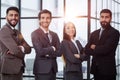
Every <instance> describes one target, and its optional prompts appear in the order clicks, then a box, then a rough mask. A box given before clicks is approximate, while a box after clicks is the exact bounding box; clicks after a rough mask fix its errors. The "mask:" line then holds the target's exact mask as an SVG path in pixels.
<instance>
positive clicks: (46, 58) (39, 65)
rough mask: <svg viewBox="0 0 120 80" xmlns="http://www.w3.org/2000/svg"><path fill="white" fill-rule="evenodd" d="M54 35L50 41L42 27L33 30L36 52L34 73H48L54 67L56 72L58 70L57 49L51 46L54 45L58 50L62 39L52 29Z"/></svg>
mask: <svg viewBox="0 0 120 80" xmlns="http://www.w3.org/2000/svg"><path fill="white" fill-rule="evenodd" d="M50 35H51V36H52V42H51V43H50V42H49V41H48V39H47V37H46V35H45V33H44V32H43V30H42V29H40V28H39V29H37V30H35V31H34V32H32V34H31V37H32V43H33V47H34V49H35V52H36V57H35V62H34V69H33V73H34V74H39V73H48V72H50V70H51V69H52V68H53V70H54V72H57V62H56V56H59V55H57V54H56V51H54V50H53V48H52V47H51V46H54V47H55V48H56V50H57V49H58V48H59V45H60V41H59V38H58V35H57V34H56V33H54V32H52V31H50Z"/></svg>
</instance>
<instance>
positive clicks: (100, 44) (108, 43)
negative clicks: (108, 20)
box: [85, 26, 120, 75]
mask: <svg viewBox="0 0 120 80" xmlns="http://www.w3.org/2000/svg"><path fill="white" fill-rule="evenodd" d="M99 32H100V29H99V30H96V31H94V32H93V33H92V34H91V36H90V39H89V41H88V43H87V45H86V48H85V53H86V54H88V55H92V56H93V59H92V66H91V73H93V74H95V73H96V71H98V73H100V74H104V75H109V74H110V75H111V74H116V63H115V51H116V48H117V45H118V42H119V36H120V34H119V32H118V31H117V30H116V29H114V28H113V27H111V26H109V27H108V28H107V29H105V30H104V31H103V34H102V35H101V38H100V39H99ZM91 44H95V45H96V48H95V49H94V50H92V49H90V45H91ZM96 66H97V70H96Z"/></svg>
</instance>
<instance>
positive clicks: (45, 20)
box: [39, 13, 51, 28]
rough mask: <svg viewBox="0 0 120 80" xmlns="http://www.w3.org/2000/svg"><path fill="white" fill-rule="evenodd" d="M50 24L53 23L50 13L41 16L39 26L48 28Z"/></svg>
mask: <svg viewBox="0 0 120 80" xmlns="http://www.w3.org/2000/svg"><path fill="white" fill-rule="evenodd" d="M50 22H51V17H50V14H48V13H43V14H41V16H40V20H39V24H40V26H41V27H43V28H48V27H49V24H50Z"/></svg>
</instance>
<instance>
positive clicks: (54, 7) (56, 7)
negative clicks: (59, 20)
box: [42, 0, 64, 16]
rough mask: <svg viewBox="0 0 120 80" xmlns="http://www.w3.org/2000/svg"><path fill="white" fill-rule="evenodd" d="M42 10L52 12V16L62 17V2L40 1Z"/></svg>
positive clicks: (61, 0) (58, 0)
mask: <svg viewBox="0 0 120 80" xmlns="http://www.w3.org/2000/svg"><path fill="white" fill-rule="evenodd" d="M42 1H43V3H42V5H43V6H42V9H48V10H50V11H51V12H52V15H53V16H63V15H64V12H63V11H64V8H63V7H64V5H63V1H64V0H42Z"/></svg>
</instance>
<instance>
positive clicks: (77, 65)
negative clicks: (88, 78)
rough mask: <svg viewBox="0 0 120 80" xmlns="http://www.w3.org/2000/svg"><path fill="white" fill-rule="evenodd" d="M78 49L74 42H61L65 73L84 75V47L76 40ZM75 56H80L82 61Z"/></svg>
mask: <svg viewBox="0 0 120 80" xmlns="http://www.w3.org/2000/svg"><path fill="white" fill-rule="evenodd" d="M76 43H77V46H78V49H79V51H80V53H78V50H77V48H76V46H75V44H74V43H73V42H72V41H68V40H63V41H62V42H61V45H60V46H61V49H60V51H61V53H63V57H64V60H65V72H68V71H77V72H81V73H82V64H81V63H82V61H83V60H84V57H85V55H84V54H83V47H82V45H81V43H80V42H79V41H78V40H76ZM74 54H80V59H78V58H76V57H75V56H74Z"/></svg>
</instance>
